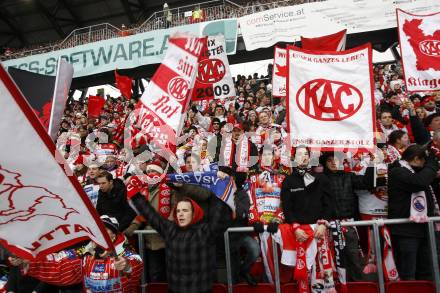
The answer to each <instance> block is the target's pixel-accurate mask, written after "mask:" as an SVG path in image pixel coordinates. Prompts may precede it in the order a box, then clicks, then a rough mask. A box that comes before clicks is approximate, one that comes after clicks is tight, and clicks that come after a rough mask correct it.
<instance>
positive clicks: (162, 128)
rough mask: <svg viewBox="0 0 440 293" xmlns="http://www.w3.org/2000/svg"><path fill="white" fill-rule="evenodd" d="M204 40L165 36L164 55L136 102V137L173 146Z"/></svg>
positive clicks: (170, 147)
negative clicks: (166, 40)
mask: <svg viewBox="0 0 440 293" xmlns="http://www.w3.org/2000/svg"><path fill="white" fill-rule="evenodd" d="M205 44H206V37H204V38H197V37H192V36H178V35H176V36H173V37H171V38H170V39H169V40H168V50H167V53H166V55H165V58H164V60H163V61H162V64H161V65H160V67H159V69H158V70H157V71H156V73H155V74H154V76H153V78H152V79H151V82H150V83H149V84H148V87H147V88H146V89H145V92H144V93H143V95H142V97H141V100H140V102H139V103H138V109H137V113H136V122H135V124H134V125H133V126H134V128H135V129H138V130H140V131H139V132H138V133H137V134H136V137H134V139H135V140H136V141H149V142H152V143H153V145H154V146H156V147H158V148H160V149H168V150H170V149H171V150H174V148H175V145H176V143H175V140H176V136H178V135H179V132H180V130H181V128H182V122H183V117H184V115H183V113H185V111H186V109H187V107H188V103H189V100H190V97H191V90H192V89H193V87H194V81H195V78H196V74H197V60H198V58H199V56H200V54H201V53H202V52H203V48H204V45H205ZM205 48H206V47H205ZM142 138H145V139H142ZM132 146H133V145H132Z"/></svg>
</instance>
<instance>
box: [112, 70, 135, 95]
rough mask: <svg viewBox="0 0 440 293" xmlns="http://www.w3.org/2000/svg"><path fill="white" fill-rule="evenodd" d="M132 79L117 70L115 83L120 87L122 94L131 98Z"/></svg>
mask: <svg viewBox="0 0 440 293" xmlns="http://www.w3.org/2000/svg"><path fill="white" fill-rule="evenodd" d="M132 81H133V80H132V79H131V78H130V77H128V76H125V75H119V74H118V71H117V70H115V83H116V86H117V87H118V89H119V91H120V92H121V95H123V96H124V97H125V98H126V99H131V87H132Z"/></svg>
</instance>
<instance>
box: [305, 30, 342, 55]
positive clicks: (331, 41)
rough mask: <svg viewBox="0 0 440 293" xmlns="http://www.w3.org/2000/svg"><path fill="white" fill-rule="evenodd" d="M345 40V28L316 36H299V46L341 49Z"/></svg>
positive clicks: (318, 48)
mask: <svg viewBox="0 0 440 293" xmlns="http://www.w3.org/2000/svg"><path fill="white" fill-rule="evenodd" d="M346 41H347V30H346V29H345V30H342V31H340V32H337V33H334V34H331V35H326V36H322V37H317V38H306V37H302V36H301V47H302V48H303V49H304V50H318V51H343V50H345V43H346Z"/></svg>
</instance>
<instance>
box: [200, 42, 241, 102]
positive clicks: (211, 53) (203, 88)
mask: <svg viewBox="0 0 440 293" xmlns="http://www.w3.org/2000/svg"><path fill="white" fill-rule="evenodd" d="M233 96H235V87H234V82H233V80H232V75H231V71H230V70H229V61H228V56H227V55H226V44H225V37H224V36H223V35H217V36H209V37H208V39H207V50H206V51H205V52H203V53H202V56H200V58H199V63H198V72H197V77H196V82H195V85H194V91H193V94H192V100H193V101H202V100H212V99H214V98H216V99H224V98H228V97H233Z"/></svg>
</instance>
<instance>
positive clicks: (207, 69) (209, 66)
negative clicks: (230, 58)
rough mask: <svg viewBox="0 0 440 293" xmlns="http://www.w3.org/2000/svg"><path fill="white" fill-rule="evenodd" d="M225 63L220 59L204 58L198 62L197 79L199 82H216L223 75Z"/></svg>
mask: <svg viewBox="0 0 440 293" xmlns="http://www.w3.org/2000/svg"><path fill="white" fill-rule="evenodd" d="M225 73H226V69H225V65H224V64H223V62H222V61H221V60H220V59H205V60H201V61H200V62H199V70H198V73H197V80H198V81H199V82H201V83H216V82H219V81H220V80H222V79H223V77H224V76H225Z"/></svg>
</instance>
